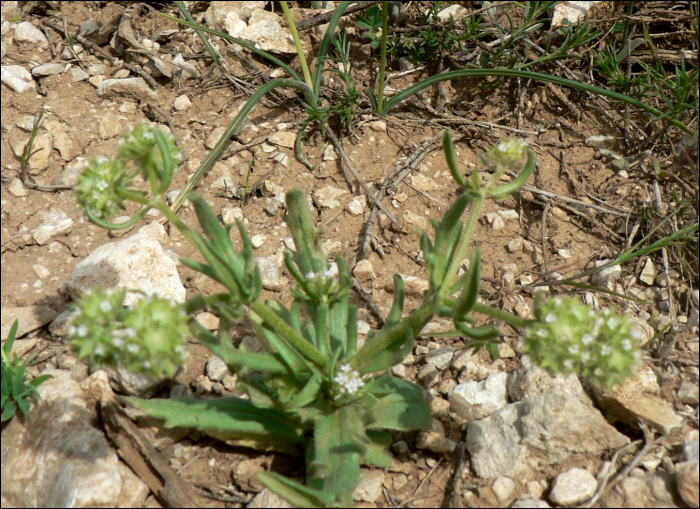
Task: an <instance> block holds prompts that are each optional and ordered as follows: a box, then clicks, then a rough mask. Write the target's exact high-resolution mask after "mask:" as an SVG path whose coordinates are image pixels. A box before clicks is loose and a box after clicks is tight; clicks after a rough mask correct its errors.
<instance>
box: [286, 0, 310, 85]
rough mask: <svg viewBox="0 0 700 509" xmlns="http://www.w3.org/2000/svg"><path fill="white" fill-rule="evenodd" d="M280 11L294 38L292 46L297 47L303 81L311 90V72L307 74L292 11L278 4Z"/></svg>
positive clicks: (306, 65) (307, 66)
mask: <svg viewBox="0 0 700 509" xmlns="http://www.w3.org/2000/svg"><path fill="white" fill-rule="evenodd" d="M280 5H281V6H282V10H283V11H284V17H285V18H287V24H288V25H289V30H290V31H291V32H292V37H293V38H294V45H295V46H296V47H297V51H298V52H299V61H300V62H301V70H302V71H303V73H304V81H305V82H306V84H307V85H308V86H309V88H310V89H311V90H313V88H314V84H313V81H312V80H311V72H309V64H307V63H306V55H304V46H302V44H301V39H300V38H299V32H298V31H297V26H296V24H295V23H294V18H293V17H292V11H290V10H289V6H288V5H287V2H285V1H282V2H280Z"/></svg>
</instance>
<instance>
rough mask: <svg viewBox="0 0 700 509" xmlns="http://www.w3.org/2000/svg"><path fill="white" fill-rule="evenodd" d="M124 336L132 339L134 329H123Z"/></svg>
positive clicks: (134, 333)
mask: <svg viewBox="0 0 700 509" xmlns="http://www.w3.org/2000/svg"><path fill="white" fill-rule="evenodd" d="M124 336H125V337H127V338H134V337H136V329H134V328H133V327H127V328H126V329H124Z"/></svg>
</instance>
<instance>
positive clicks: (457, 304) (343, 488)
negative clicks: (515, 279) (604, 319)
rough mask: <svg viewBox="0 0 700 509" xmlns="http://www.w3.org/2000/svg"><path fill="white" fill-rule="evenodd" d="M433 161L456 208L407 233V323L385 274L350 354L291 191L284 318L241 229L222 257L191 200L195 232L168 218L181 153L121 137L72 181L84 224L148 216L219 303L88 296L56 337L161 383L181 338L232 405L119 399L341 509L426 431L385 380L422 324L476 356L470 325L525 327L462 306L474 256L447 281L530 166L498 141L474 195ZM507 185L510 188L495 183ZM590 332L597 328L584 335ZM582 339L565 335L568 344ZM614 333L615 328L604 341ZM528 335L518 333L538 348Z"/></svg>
mask: <svg viewBox="0 0 700 509" xmlns="http://www.w3.org/2000/svg"><path fill="white" fill-rule="evenodd" d="M444 149H445V154H446V157H447V161H448V166H449V168H450V172H451V174H452V176H453V178H454V180H455V181H456V182H457V184H458V185H459V186H460V187H461V188H462V193H461V194H460V195H459V196H458V197H457V199H456V200H455V202H454V203H453V205H452V206H451V207H450V208H449V209H448V210H447V212H446V213H445V216H444V217H443V218H442V220H440V221H437V220H432V223H433V227H434V229H435V234H434V236H430V235H428V233H426V232H421V233H420V242H421V248H422V250H423V253H424V256H425V261H426V267H427V271H428V278H429V283H430V285H429V289H428V291H427V292H426V293H425V295H424V299H423V302H422V303H421V304H420V305H419V306H418V308H417V309H415V310H414V311H413V312H411V313H410V314H408V315H407V316H405V317H404V316H403V314H404V313H403V311H404V309H403V308H404V300H405V291H404V284H403V280H402V278H401V277H400V276H399V275H395V276H394V286H395V291H394V295H395V297H394V302H393V306H392V308H391V312H390V314H389V316H388V318H387V320H386V322H385V324H384V326H383V328H382V329H381V330H380V331H378V332H374V331H372V332H371V333H370V334H369V335H368V338H367V341H366V342H365V343H364V345H362V346H361V347H360V346H359V345H358V332H357V308H356V307H355V306H354V305H351V304H350V300H349V293H350V289H351V287H352V279H351V276H350V270H349V268H348V265H347V263H346V261H345V260H344V259H343V258H342V257H341V256H338V257H337V260H336V264H335V265H332V264H330V263H329V262H328V260H327V258H326V256H325V254H324V252H323V251H322V249H321V248H320V239H321V235H322V230H321V229H320V228H318V227H316V226H315V225H314V224H313V220H312V217H311V212H310V210H309V205H308V201H307V199H306V196H305V195H304V193H303V191H302V190H300V189H293V190H291V191H289V192H288V193H287V195H286V196H287V214H286V216H285V221H286V222H287V224H288V226H289V228H290V231H291V233H292V236H293V238H294V242H295V250H294V251H292V250H286V251H285V254H284V258H285V263H286V266H287V269H288V271H289V273H290V275H291V277H292V279H293V286H292V296H293V298H294V300H293V303H292V305H291V306H290V307H286V306H285V305H283V304H282V303H281V302H280V301H276V300H268V301H265V300H263V299H262V296H261V295H262V280H261V275H260V271H259V269H258V267H257V264H256V262H255V258H254V256H253V248H252V245H251V243H250V240H249V238H248V234H247V232H246V230H245V228H244V227H243V224H242V223H241V222H240V221H237V227H238V231H239V234H240V236H241V240H242V243H243V246H242V248H241V250H240V251H236V250H235V249H234V247H233V244H232V242H231V238H230V235H229V232H230V229H231V226H226V227H225V226H223V225H221V223H220V222H219V220H218V219H217V217H216V215H215V214H214V212H213V211H212V210H211V209H210V207H209V206H208V205H207V203H206V201H205V200H204V198H202V197H197V196H195V197H193V198H191V200H192V203H193V204H194V208H195V211H196V213H197V217H198V220H199V223H200V225H201V228H202V230H203V231H202V232H201V233H200V232H195V231H193V230H191V229H190V228H189V227H188V226H187V225H186V224H185V223H184V222H182V221H181V220H180V219H179V218H178V216H177V215H176V214H175V213H174V212H173V211H172V210H171V209H170V208H169V207H168V206H167V204H166V201H165V198H164V193H165V191H166V190H167V184H169V183H170V182H171V181H172V177H173V174H174V172H175V170H176V168H177V165H178V164H179V162H180V159H179V154H180V152H179V150H178V149H177V147H176V146H175V145H174V141H173V139H172V137H171V136H169V135H166V134H164V133H163V132H162V131H161V130H160V129H158V128H155V127H149V126H138V127H136V128H135V129H134V130H133V131H132V132H130V133H129V134H127V135H126V136H125V137H124V139H123V141H122V143H120V150H119V155H118V157H117V158H115V159H108V158H96V159H94V160H93V161H92V162H91V163H90V164H89V166H88V168H87V169H86V170H85V171H84V172H83V173H82V174H81V175H80V177H79V182H78V185H77V186H76V191H77V199H78V202H79V203H80V204H81V206H83V207H84V208H85V211H86V214H87V216H88V217H89V218H90V219H91V220H92V221H93V222H95V223H97V224H100V225H103V226H107V227H110V228H113V227H115V226H119V225H112V224H111V223H109V222H108V221H109V220H110V219H111V216H112V215H114V214H116V213H118V212H119V210H120V208H121V205H122V201H123V200H126V199H128V200H131V201H134V202H136V203H140V204H142V205H143V208H142V210H141V211H139V212H137V214H136V215H135V217H141V216H142V214H143V213H144V212H143V211H147V210H148V209H150V208H152V207H153V208H156V209H158V210H159V211H160V212H162V213H163V214H164V215H165V216H166V217H167V218H168V219H169V220H170V221H172V223H173V225H175V226H176V227H177V228H178V229H179V230H180V231H181V232H182V234H183V235H184V237H185V238H186V239H187V240H188V241H189V242H191V243H192V244H193V246H195V247H196V248H197V250H198V251H199V253H200V255H201V256H202V257H203V259H204V261H203V262H200V261H195V260H191V259H186V258H183V259H182V263H183V264H184V265H186V266H188V267H190V268H191V269H194V270H196V271H198V272H200V273H202V274H205V275H207V276H209V277H211V278H212V279H214V280H215V281H217V282H219V283H220V284H222V285H223V286H224V288H225V291H224V292H222V293H218V294H214V295H210V296H203V295H195V296H194V297H192V298H190V299H189V300H188V301H187V302H186V303H185V304H184V305H183V306H182V307H180V306H176V305H172V304H170V303H167V302H165V301H163V300H162V299H158V298H156V297H147V298H144V299H142V300H141V301H140V302H139V303H138V304H136V305H135V306H133V308H131V309H129V308H124V306H123V305H122V304H123V299H124V295H125V291H124V290H102V289H98V290H96V291H94V292H92V293H90V294H88V295H85V296H84V297H83V298H82V299H81V301H80V302H79V303H78V304H77V305H76V308H77V312H76V317H75V319H74V320H75V321H74V323H73V326H72V327H71V330H70V336H71V339H72V341H73V343H74V344H75V345H76V347H77V349H78V354H79V356H80V357H81V358H84V359H89V360H91V361H92V362H97V363H107V364H109V363H118V364H121V365H123V366H125V367H127V368H128V369H130V370H134V371H141V372H147V373H148V374H150V375H152V376H163V375H166V376H168V375H169V376H172V374H173V372H174V370H175V368H176V366H177V365H178V364H179V363H182V362H183V361H184V356H183V346H184V337H185V334H184V333H185V326H184V324H185V323H187V325H188V326H189V330H190V332H191V333H192V334H194V335H195V336H196V337H197V338H198V339H199V340H200V341H201V342H202V343H203V344H204V345H206V346H207V347H208V348H209V349H210V350H211V351H212V352H213V353H214V354H215V355H217V356H219V357H220V358H221V359H223V361H224V362H225V363H226V364H227V366H228V367H229V369H231V370H232V371H233V372H235V373H237V374H238V379H239V388H240V390H242V391H243V392H245V393H246V394H247V396H248V397H247V399H242V398H233V397H231V398H228V397H226V398H220V399H215V400H202V399H187V398H178V399H171V400H152V401H148V400H141V399H138V398H123V400H124V401H126V402H127V403H129V404H131V405H133V406H136V407H138V408H141V409H142V410H144V411H146V412H147V413H148V414H150V415H152V416H154V417H156V418H159V419H162V420H163V425H164V426H166V427H173V426H189V427H195V428H197V429H199V430H201V431H203V432H205V433H207V434H209V435H211V436H213V437H215V438H219V439H222V440H229V441H230V440H233V441H235V442H236V443H238V444H240V445H246V446H254V447H261V448H266V449H272V450H277V451H283V452H287V453H291V454H298V455H300V456H304V457H305V458H306V479H307V482H306V484H300V483H298V482H296V481H293V480H290V479H287V478H285V477H283V476H281V475H279V474H276V473H274V472H261V473H260V474H259V480H260V481H261V482H262V483H263V484H265V485H266V486H268V487H269V488H270V489H272V490H273V491H275V492H277V493H278V494H280V495H282V496H283V497H285V498H286V499H287V500H289V501H290V502H292V503H293V504H295V505H299V506H304V507H320V506H343V507H347V506H349V505H350V504H351V502H352V493H353V490H354V489H355V487H356V485H357V483H358V482H359V479H360V465H361V464H363V463H366V464H370V465H375V466H378V467H388V466H389V465H390V464H391V455H390V453H389V452H388V450H387V447H388V446H389V445H390V444H391V435H390V434H389V433H388V432H387V430H400V431H409V430H416V429H426V428H429V427H430V426H431V424H432V416H431V413H430V410H429V408H428V406H427V404H426V402H425V400H424V398H423V391H422V389H421V387H420V386H418V385H415V384H413V383H410V382H407V381H405V380H402V379H399V378H396V377H394V376H393V375H392V374H391V371H390V368H391V367H392V366H394V365H395V364H397V363H399V362H401V361H402V360H403V359H404V358H405V357H406V355H407V354H408V353H409V352H410V351H411V350H412V348H413V344H414V339H415V338H416V337H417V335H418V334H419V333H420V332H421V330H422V329H423V327H424V326H425V325H426V324H427V323H428V322H429V321H430V320H431V319H432V317H433V316H435V315H438V316H442V317H447V318H449V319H451V320H452V321H453V322H454V324H455V327H456V328H457V329H458V330H459V331H461V332H462V333H463V334H464V335H466V336H468V337H471V338H474V339H475V342H474V345H473V346H483V345H484V344H487V343H488V342H489V341H494V340H496V339H497V338H498V336H499V335H500V334H499V332H498V329H497V328H496V327H494V326H493V325H487V326H481V327H474V322H475V319H474V318H473V317H472V316H471V315H472V314H473V313H480V314H484V315H486V316H488V317H492V318H495V319H497V320H501V321H504V322H506V323H509V324H511V325H513V326H516V327H534V326H537V324H536V322H533V321H531V320H525V319H522V318H519V317H516V316H514V315H511V314H509V313H507V312H504V311H502V310H500V309H498V308H494V307H491V306H489V305H486V304H483V303H479V302H477V297H478V295H479V288H480V281H481V269H480V267H481V257H480V253H479V250H478V249H473V250H472V251H471V255H470V258H471V264H470V266H469V270H468V271H467V272H466V273H465V274H464V275H462V276H460V277H458V271H459V269H460V267H461V266H462V263H463V260H464V258H465V256H466V255H467V254H468V251H469V246H470V241H471V238H472V236H473V234H474V230H475V227H476V224H477V219H478V217H479V214H480V210H481V208H482V205H483V203H484V202H485V200H487V199H488V198H493V199H503V198H506V197H507V196H508V195H510V194H511V193H513V192H515V191H517V190H518V189H519V188H520V187H522V186H523V185H524V184H525V182H526V181H527V179H528V177H529V176H530V175H531V174H532V172H533V170H534V167H535V156H534V153H533V152H532V151H531V150H529V149H528V148H527V146H526V144H525V143H524V142H522V141H520V140H517V139H509V140H504V141H502V142H501V143H500V144H499V145H498V146H497V147H496V148H494V149H492V150H491V151H489V152H488V153H486V154H484V156H483V161H484V163H485V164H486V165H487V166H488V167H489V168H490V169H491V170H492V171H493V173H492V174H491V175H489V176H488V178H487V180H486V183H485V184H482V179H481V178H480V176H479V174H478V172H473V174H472V177H471V178H470V179H467V178H465V177H464V176H463V174H462V172H461V171H460V169H459V165H458V163H457V160H456V156H455V151H454V146H453V145H452V141H451V138H450V135H449V133H446V134H445V137H444ZM106 161H109V164H107V163H106ZM130 165H136V166H137V169H135V170H132V169H130ZM507 171H518V172H519V173H518V174H517V177H515V178H514V179H513V180H511V181H510V182H506V183H502V182H501V178H502V177H503V176H504V175H505V173H506V172H507ZM136 174H141V175H144V176H146V178H147V179H148V180H149V181H151V182H150V183H151V188H152V190H153V196H152V197H149V196H148V195H147V194H146V193H144V192H143V191H139V190H136V189H133V188H132V187H131V184H132V183H133V181H134V178H133V176H134V175H136ZM465 213H467V219H466V222H463V221H462V219H461V218H462V216H463V215H464V214H465ZM203 309H207V310H210V311H213V312H215V313H216V314H217V315H219V317H220V325H219V329H218V331H217V332H216V333H212V332H210V331H208V330H207V329H205V328H204V327H203V326H202V325H200V324H199V323H198V322H197V321H196V320H195V319H194V317H193V313H195V312H197V311H199V310H203ZM558 309H559V308H555V309H553V310H551V311H550V312H546V313H545V314H544V319H543V320H544V323H547V324H551V320H550V315H551V314H556V313H557V312H558V311H557V310H558ZM183 311H184V312H183ZM243 320H247V321H248V323H249V324H250V325H251V326H252V328H253V329H254V331H255V333H256V335H257V337H258V339H259V341H260V343H261V344H262V346H263V347H264V350H265V352H264V353H257V352H252V351H249V350H248V349H247V348H246V347H245V346H240V347H235V346H234V344H233V342H232V339H231V338H232V328H233V326H234V324H236V323H239V322H241V321H243ZM589 325H590V327H592V328H595V327H596V326H597V325H596V324H595V321H591V323H590V324H589ZM608 325H609V324H608ZM584 326H585V324H583V323H577V324H576V330H583V328H584ZM610 328H611V329H613V327H612V326H610ZM550 332H551V333H556V332H557V331H556V330H553V329H552V330H551V331H550ZM626 332H627V330H626V329H624V330H623V329H620V330H618V329H615V331H612V332H611V334H612V333H616V334H618V333H619V334H624V333H626ZM542 336H543V335H542V334H541V333H539V332H535V333H533V337H535V338H537V339H542ZM618 343H619V345H622V346H623V347H625V348H626V343H624V342H612V343H611V345H612V346H611V348H617V347H618ZM625 348H623V349H622V353H620V352H617V350H616V352H617V353H618V354H619V355H621V356H622V358H624V359H626V358H628V357H629V356H636V355H638V354H636V349H635V348H632V349H631V350H630V351H629V352H628V351H627V350H626V349H625ZM544 356H545V357H546V352H544ZM634 359H636V357H634ZM621 372H622V371H621V370H618V371H616V372H615V373H621ZM601 378H603V379H605V377H601Z"/></svg>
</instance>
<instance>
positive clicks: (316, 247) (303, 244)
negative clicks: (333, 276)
mask: <svg viewBox="0 0 700 509" xmlns="http://www.w3.org/2000/svg"><path fill="white" fill-rule="evenodd" d="M285 197H286V201H287V210H288V212H287V214H285V216H284V221H285V222H286V223H287V226H289V230H290V231H291V233H292V237H293V238H294V246H295V250H296V256H295V257H294V259H295V261H296V263H297V265H298V266H299V269H301V271H302V272H303V275H304V276H306V275H307V274H308V273H309V272H323V271H324V270H326V269H327V263H326V256H325V254H324V253H323V250H322V249H321V244H320V242H321V235H322V233H323V230H322V229H321V228H318V227H317V226H316V225H315V224H314V222H313V219H312V217H311V211H310V210H309V202H308V201H307V200H306V194H305V193H304V191H303V190H301V189H299V188H298V187H295V188H294V189H292V190H291V191H289V192H288V193H287V194H286V195H285Z"/></svg>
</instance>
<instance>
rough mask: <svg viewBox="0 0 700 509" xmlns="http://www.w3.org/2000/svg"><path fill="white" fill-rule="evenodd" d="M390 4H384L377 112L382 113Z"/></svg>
mask: <svg viewBox="0 0 700 509" xmlns="http://www.w3.org/2000/svg"><path fill="white" fill-rule="evenodd" d="M388 10H389V2H382V55H381V62H380V64H379V84H378V90H377V97H378V98H377V110H379V111H382V106H384V80H385V74H386V40H387V34H386V32H387V29H388V23H387V19H388V17H389V13H388Z"/></svg>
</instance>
